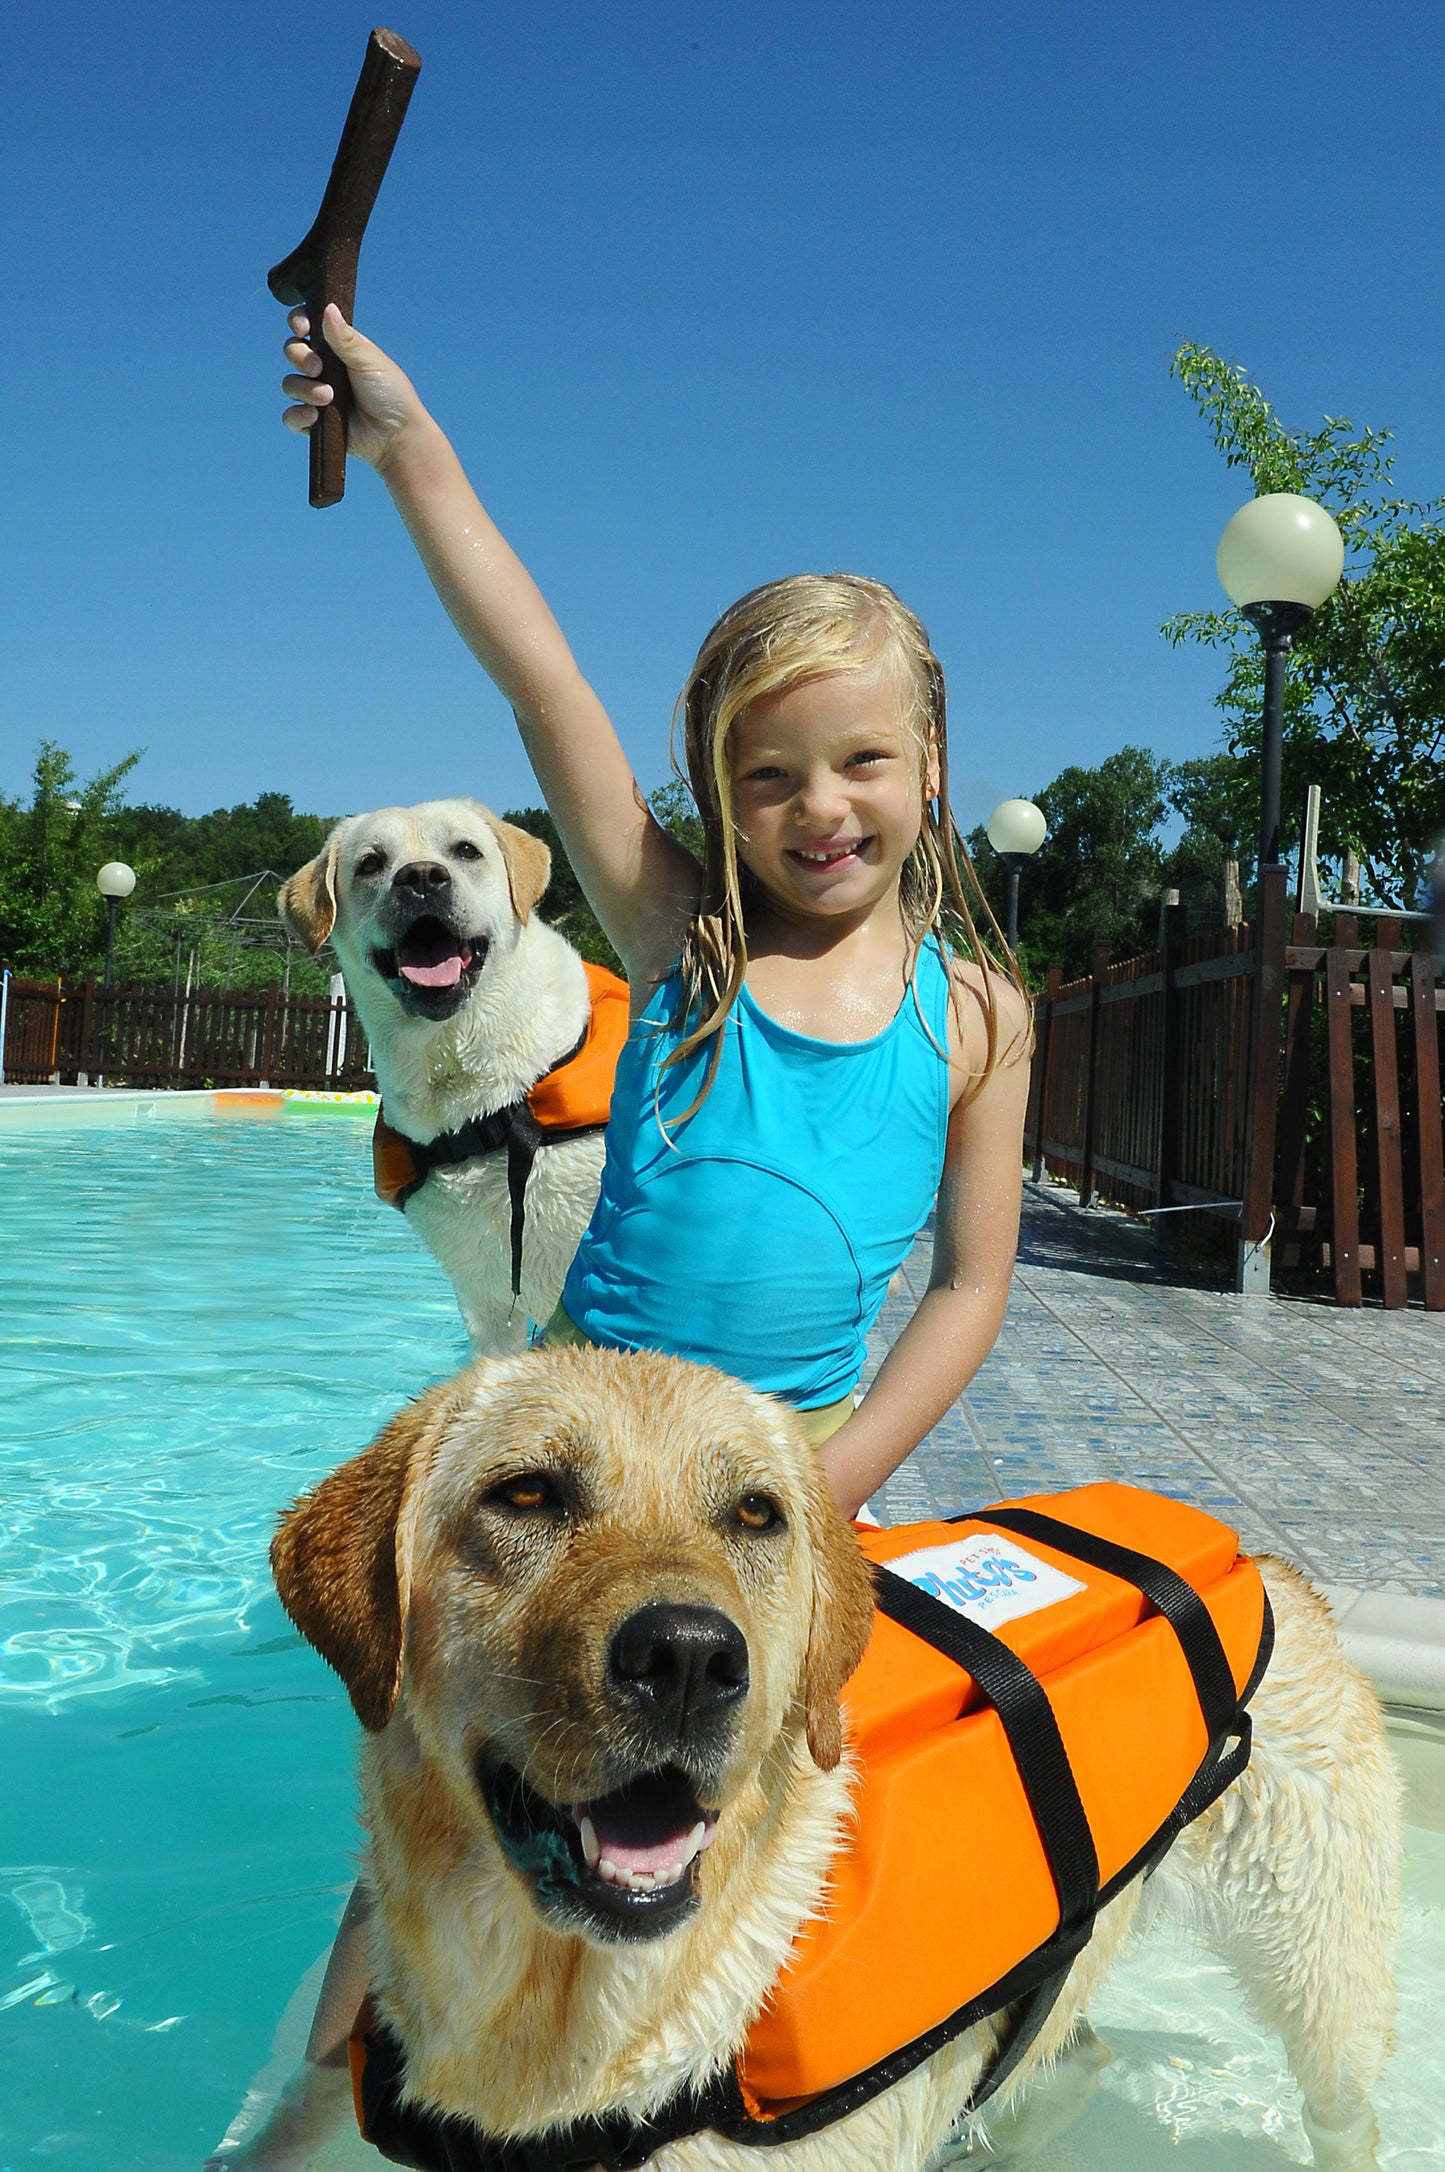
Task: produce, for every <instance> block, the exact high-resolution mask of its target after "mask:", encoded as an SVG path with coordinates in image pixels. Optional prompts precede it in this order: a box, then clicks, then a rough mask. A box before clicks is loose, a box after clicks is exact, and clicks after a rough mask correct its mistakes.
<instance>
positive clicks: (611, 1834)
mask: <svg viewBox="0 0 1445 2172" xmlns="http://www.w3.org/2000/svg"><path fill="white" fill-rule="evenodd" d="M478 1779H479V1782H480V1785H481V1790H482V1797H483V1800H484V1801H485V1803H486V1805H487V1809H488V1811H489V1812H490V1814H491V1819H492V1823H493V1825H494V1826H495V1827H496V1829H497V1837H498V1839H499V1840H500V1841H501V1843H502V1848H503V1851H504V1852H505V1854H506V1857H507V1860H508V1861H509V1862H510V1863H511V1865H512V1867H513V1869H514V1870H518V1871H520V1872H521V1873H522V1875H523V1876H524V1877H525V1878H527V1879H529V1880H530V1882H531V1885H532V1889H533V1891H534V1893H535V1895H536V1898H537V1903H538V1906H539V1907H540V1908H541V1909H542V1910H543V1912H544V1913H546V1914H549V1915H560V1916H563V1917H565V1918H570V1919H571V1920H573V1921H576V1920H578V1919H579V1918H581V1919H584V1920H585V1919H588V1918H590V1919H592V1921H593V1922H594V1924H595V1925H596V1927H599V1928H605V1930H606V1931H607V1933H608V1934H609V1935H611V1936H614V1937H615V1936H618V1935H621V1936H624V1937H629V1936H630V1937H643V1938H646V1937H656V1936H658V1935H659V1934H660V1933H661V1932H663V1931H666V1930H671V1929H673V1928H674V1927H675V1925H676V1923H677V1922H678V1921H679V1920H680V1918H681V1916H682V1915H683V1914H684V1913H689V1912H690V1911H691V1909H692V1907H693V1905H694V1903H695V1901H696V1898H697V1887H696V1870H697V1864H698V1859H699V1858H700V1856H701V1855H702V1853H703V1851H704V1849H706V1848H708V1847H710V1846H711V1845H712V1841H713V1837H714V1834H715V1833H716V1831H717V1820H716V1818H714V1817H713V1816H712V1815H711V1814H710V1812H708V1811H707V1810H705V1809H704V1808H703V1806H702V1804H701V1803H700V1802H699V1801H698V1799H697V1796H696V1795H695V1794H694V1792H693V1789H692V1784H691V1782H690V1781H689V1780H688V1779H687V1777H686V1775H685V1774H684V1773H682V1772H679V1771H678V1770H677V1768H676V1767H675V1766H665V1767H664V1768H663V1770H662V1771H660V1772H650V1773H645V1774H643V1775H642V1776H641V1777H640V1778H639V1779H636V1780H632V1781H629V1783H628V1785H627V1786H626V1787H620V1788H617V1789H615V1790H614V1791H613V1792H612V1793H611V1794H608V1795H599V1796H595V1797H593V1798H592V1799H591V1800H589V1801H587V1802H578V1803H572V1804H570V1805H566V1806H563V1805H560V1804H557V1803H552V1802H549V1801H548V1800H547V1798H546V1796H545V1795H540V1794H538V1793H537V1791H536V1789H535V1788H532V1787H529V1786H528V1785H527V1783H526V1781H525V1780H524V1779H523V1778H522V1775H521V1774H520V1773H519V1772H518V1771H517V1770H516V1768H515V1767H514V1766H512V1765H506V1764H503V1763H501V1762H500V1761H499V1760H497V1759H492V1758H485V1759H483V1760H482V1761H481V1763H480V1765H479V1767H478Z"/></svg>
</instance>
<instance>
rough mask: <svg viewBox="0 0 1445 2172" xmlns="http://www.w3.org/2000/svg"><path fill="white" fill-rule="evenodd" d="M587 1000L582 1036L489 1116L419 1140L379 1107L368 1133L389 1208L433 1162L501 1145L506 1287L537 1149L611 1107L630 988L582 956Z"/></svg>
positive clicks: (587, 1126)
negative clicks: (507, 1218)
mask: <svg viewBox="0 0 1445 2172" xmlns="http://www.w3.org/2000/svg"><path fill="white" fill-rule="evenodd" d="M582 970H583V972H584V973H585V974H586V975H587V987H588V992H589V994H590V996H591V999H592V1007H591V1010H590V1011H589V1013H588V1017H587V1024H586V1026H585V1027H584V1029H583V1032H582V1038H581V1040H580V1041H578V1043H577V1045H576V1047H575V1048H573V1049H572V1050H571V1051H570V1053H569V1054H567V1055H566V1056H564V1057H563V1058H562V1060H561V1062H560V1063H557V1064H554V1065H553V1067H552V1069H551V1070H550V1071H548V1072H545V1073H544V1074H543V1076H542V1077H541V1078H539V1079H538V1080H537V1081H536V1083H535V1085H532V1086H529V1087H528V1088H527V1091H526V1093H525V1094H524V1095H523V1096H522V1098H521V1100H519V1101H514V1102H512V1103H511V1104H510V1105H509V1106H508V1107H507V1108H505V1109H494V1110H493V1111H492V1112H491V1113H490V1114H489V1115H487V1116H478V1117H474V1118H473V1119H472V1121H471V1122H470V1123H466V1124H463V1125H462V1126H461V1127H460V1128H459V1129H458V1130H456V1131H447V1132H443V1133H442V1135H441V1136H440V1138H436V1139H428V1140H426V1141H425V1142H423V1141H420V1140H417V1139H409V1138H407V1137H406V1135H405V1133H404V1132H400V1131H397V1130H396V1129H395V1127H394V1126H393V1125H391V1124H389V1123H388V1122H387V1120H386V1110H385V1109H384V1108H381V1109H378V1111H377V1116H376V1128H375V1130H374V1131H373V1132H372V1135H371V1165H372V1172H373V1179H374V1182H375V1185H376V1196H377V1198H378V1199H381V1200H383V1201H384V1202H385V1203H386V1205H387V1206H389V1207H399V1208H405V1206H406V1203H407V1201H408V1200H409V1199H411V1198H413V1197H414V1196H415V1194H416V1193H417V1192H419V1191H420V1190H421V1188H422V1186H423V1184H425V1182H426V1180H427V1178H428V1177H429V1176H430V1175H431V1173H432V1171H433V1169H439V1168H454V1167H456V1165H457V1164H458V1163H461V1162H467V1161H475V1160H476V1158H477V1157H478V1156H479V1155H481V1154H494V1153H496V1151H497V1150H498V1148H499V1147H503V1146H504V1147H505V1148H506V1149H507V1189H508V1192H509V1194H510V1197H511V1206H512V1294H513V1296H514V1297H515V1296H516V1295H517V1293H518V1291H519V1289H520V1287H521V1280H522V1231H523V1223H524V1218H525V1199H526V1190H527V1178H528V1175H529V1174H530V1172H531V1167H532V1163H533V1161H534V1160H535V1158H536V1155H537V1151H538V1149H539V1148H540V1147H543V1146H553V1145H555V1144H556V1143H557V1142H558V1141H559V1140H561V1139H580V1138H584V1137H585V1136H586V1135H587V1133H588V1132H592V1131H601V1130H602V1129H604V1127H605V1126H606V1123H607V1117H608V1112H609V1110H610V1109H611V1106H612V1081H613V1077H614V1075H615V1073H616V1070H617V1059H618V1057H619V1056H620V1055H621V1053H622V1047H623V1043H624V1042H625V1041H626V1039H627V1027H628V992H627V983H626V981H625V980H619V979H618V977H617V975H616V974H615V973H609V972H608V971H607V969H606V967H605V966H601V965H589V964H587V962H586V961H585V960H584V961H583V966H582Z"/></svg>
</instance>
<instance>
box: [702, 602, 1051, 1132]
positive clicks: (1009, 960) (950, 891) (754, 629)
mask: <svg viewBox="0 0 1445 2172" xmlns="http://www.w3.org/2000/svg"><path fill="white" fill-rule="evenodd" d="M880 669H886V670H888V671H889V672H890V673H891V675H892V677H893V680H894V685H895V687H896V690H897V693H898V698H899V710H900V718H901V721H902V723H903V725H904V727H905V729H906V730H907V731H908V733H909V734H910V736H911V737H912V739H913V740H914V742H915V745H916V747H917V750H918V762H919V773H920V776H921V777H922V779H923V821H922V825H921V827H920V829H919V833H918V841H917V843H916V844H915V845H914V847H913V850H912V851H911V852H910V854H909V856H908V858H907V860H906V861H905V862H904V865H903V870H902V874H901V876H900V878H899V901H900V904H901V906H902V911H903V924H904V929H905V931H906V933H907V936H908V941H909V956H908V967H907V973H908V980H909V983H910V986H911V984H912V981H913V973H914V966H915V964H916V962H917V958H918V953H919V950H920V948H921V947H922V945H923V943H924V942H925V941H926V939H927V938H928V937H929V935H935V936H936V938H937V939H938V941H939V942H940V944H941V945H942V947H943V949H944V951H945V953H947V952H949V951H953V952H954V953H956V954H959V955H962V956H963V957H966V958H970V959H973V960H974V961H975V962H976V963H977V964H978V965H980V966H981V967H982V968H983V987H984V998H983V1003H982V1008H983V1010H984V1012H985V1016H986V1020H987V1034H988V1039H987V1052H986V1059H985V1063H984V1068H983V1070H982V1072H980V1073H979V1074H978V1076H977V1077H976V1078H975V1079H974V1080H973V1081H972V1082H971V1083H970V1086H969V1088H968V1089H967V1091H968V1093H969V1094H974V1093H977V1092H978V1090H979V1089H980V1087H981V1086H982V1085H983V1084H984V1083H985V1081H986V1080H987V1078H988V1077H989V1075H990V1074H991V1072H992V1071H993V1069H994V1066H995V1064H996V1063H997V1061H998V1058H999V1045H998V1010H997V1003H996V1000H995V994H994V985H993V975H994V973H996V972H1001V973H1002V974H1003V976H1004V977H1005V978H1006V979H1007V980H1009V981H1011V982H1012V983H1013V984H1014V986H1015V987H1020V988H1021V987H1022V982H1021V981H1020V979H1019V974H1018V968H1017V966H1016V965H1015V963H1014V960H1013V957H1012V955H1011V953H1010V951H1009V949H1008V946H1007V944H1006V943H1005V941H1004V938H1003V935H1002V932H1001V931H1000V928H999V925H998V922H997V920H996V919H995V918H994V915H993V911H992V909H991V907H990V905H989V903H988V900H987V898H986V897H985V896H984V894H983V890H982V887H981V886H980V883H979V880H978V876H977V875H976V873H975V872H974V869H973V865H972V862H971V861H970V859H969V857H968V853H967V850H966V848H965V846H964V843H963V839H962V837H961V836H960V835H959V832H958V827H957V824H956V823H955V822H954V819H953V816H952V814H951V812H950V810H949V805H948V737H947V729H946V725H947V715H946V711H947V701H946V696H945V691H944V683H943V667H942V665H941V664H940V663H939V661H938V658H937V657H936V656H935V655H934V653H933V648H932V645H931V644H930V642H929V639H928V634H927V632H926V630H925V628H924V626H923V624H922V622H921V621H920V620H919V619H918V618H917V617H915V615H914V613H913V612H912V611H910V610H909V609H908V607H907V605H906V604H904V603H902V602H900V600H899V598H898V597H897V596H895V595H894V593H893V590H892V589H891V588H887V587H885V586H884V584H883V582H882V581H870V580H867V579H865V578H864V577H863V575H861V574H857V573H795V574H790V575H789V576H788V577H787V579H785V580H781V581H769V582H767V583H766V584H765V585H764V586H763V587H762V588H755V589H753V590H752V591H751V592H750V593H749V594H748V595H746V596H743V597H742V598H740V600H739V601H738V602H737V603H735V604H734V605H733V606H732V608H731V609H730V610H727V611H724V613H723V615H722V617H721V618H720V619H719V620H718V622H717V624H716V625H715V626H714V627H713V629H712V631H711V632H710V633H709V635H708V636H707V639H706V640H705V641H704V642H703V645H702V647H701V648H700V649H699V650H698V653H697V661H696V663H695V664H694V665H693V667H692V671H691V673H690V674H689V677H688V681H687V684H686V685H685V686H684V688H683V690H682V692H681V694H680V695H679V696H678V701H677V708H676V710H675V712H674V716H673V766H674V768H675V769H677V771H678V774H679V775H680V776H683V777H685V780H686V782H687V784H688V785H689V787H690V789H691V792H692V796H693V799H694V801H695V802H696V805H697V810H698V814H699V816H700V818H701V822H702V836H703V873H702V897H701V901H700V904H699V907H698V911H697V913H696V915H695V917H694V918H693V920H692V921H691V922H690V923H689V926H688V929H687V933H686V935H685V936H684V938H683V946H682V999H681V1005H680V1013H679V1016H678V1018H677V1019H676V1021H675V1026H676V1029H677V1030H678V1032H679V1035H680V1038H679V1041H678V1045H677V1047H676V1048H675V1049H674V1050H673V1051H672V1053H671V1054H670V1055H669V1056H668V1058H667V1061H666V1063H665V1064H664V1066H663V1069H664V1070H666V1069H669V1068H670V1067H671V1066H672V1065H673V1064H675V1063H681V1062H682V1061H683V1060H684V1059H685V1058H686V1057H688V1056H690V1055H691V1054H692V1053H693V1051H694V1050H695V1049H697V1048H700V1047H702V1046H703V1044H704V1043H705V1042H707V1041H712V1043H713V1047H712V1052H711V1058H710V1061H709V1064H708V1068H707V1075H706V1078H705V1079H704V1081H703V1085H702V1088H701V1090H700V1092H699V1093H698V1095H697V1098H696V1100H694V1101H693V1102H692V1104H691V1106H690V1107H689V1108H687V1109H686V1110H685V1111H684V1112H683V1114H682V1116H680V1117H678V1118H675V1119H673V1122H674V1123H681V1122H684V1121H685V1120H686V1118H687V1117H688V1116H691V1115H692V1114H693V1113H694V1112H695V1111H696V1109H697V1108H698V1107H699V1106H700V1104H701V1103H702V1101H703V1100H704V1098H705V1097H706V1095H707V1092H708V1090H709V1088H710V1087H711V1085H712V1081H713V1078H714V1076H715V1075H716V1071H717V1066H718V1062H719V1060H720V1057H721V1054H722V1028H723V1026H724V1024H725V1022H726V1019H727V1016H728V1013H729V1012H730V1011H731V1009H732V1007H733V1004H734V1002H735V1001H736V1000H737V993H738V990H739V989H740V988H741V986H742V984H743V980H744V977H745V976H746V973H747V967H748V947H747V934H746V928H745V908H746V905H747V900H748V896H749V892H750V891H751V890H753V889H755V887H756V885H755V878H754V877H753V876H752V875H751V874H750V873H749V871H748V869H747V868H746V867H745V866H744V865H743V864H742V862H741V861H740V860H739V858H738V849H737V831H736V826H735V823H734V817H733V797H732V774H731V768H730V755H731V746H730V741H731V737H732V730H733V726H734V725H735V724H736V722H737V720H738V718H739V717H741V716H742V715H743V713H744V711H745V710H747V709H748V708H749V707H750V706H751V705H752V703H754V702H756V701H761V700H763V699H765V698H766V697H767V696H768V695H771V694H778V693H782V692H783V691H784V690H785V689H786V688H788V687H791V686H796V685H798V684H799V683H801V682H802V681H803V680H805V679H816V678H821V677H823V676H824V675H831V674H833V673H835V672H844V671H850V672H852V671H856V672H871V671H877V670H880ZM679 736H680V737H681V740H682V754H683V760H682V763H681V764H679V762H678V758H677V741H678V738H679ZM930 755H933V756H934V757H935V758H936V760H937V765H938V780H939V781H938V792H937V795H936V797H930V795H929V791H928V767H929V757H930ZM970 893H971V895H970ZM976 911H981V916H982V918H983V920H984V922H985V923H986V926H987V929H988V933H989V936H990V938H991V942H990V943H989V944H987V945H986V943H985V941H984V939H983V938H982V937H981V936H980V934H979V931H978V921H977V920H976V918H975V912H976ZM956 992H957V989H956V983H955V995H956Z"/></svg>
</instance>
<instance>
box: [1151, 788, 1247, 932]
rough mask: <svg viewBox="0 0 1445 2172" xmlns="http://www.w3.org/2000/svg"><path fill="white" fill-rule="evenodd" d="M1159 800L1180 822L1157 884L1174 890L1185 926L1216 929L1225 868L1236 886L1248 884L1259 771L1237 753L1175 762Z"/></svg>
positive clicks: (1220, 909) (1222, 899)
mask: <svg viewBox="0 0 1445 2172" xmlns="http://www.w3.org/2000/svg"><path fill="white" fill-rule="evenodd" d="M1164 795H1165V798H1166V799H1167V801H1168V803H1169V806H1170V808H1171V809H1172V810H1173V812H1174V813H1175V814H1176V815H1177V816H1178V817H1179V818H1180V820H1181V821H1182V822H1183V825H1184V828H1183V831H1182V833H1181V835H1180V837H1179V840H1178V842H1177V843H1176V844H1175V845H1173V846H1172V847H1171V848H1170V850H1169V851H1168V852H1166V854H1165V855H1164V861H1163V865H1162V867H1161V869H1160V881H1161V884H1162V885H1163V887H1164V888H1166V889H1175V890H1178V892H1179V894H1180V899H1181V902H1182V903H1183V904H1184V905H1185V906H1186V907H1187V908H1188V910H1189V917H1190V924H1191V926H1203V925H1208V926H1216V927H1217V926H1218V925H1219V923H1220V919H1221V916H1222V913H1223V907H1224V881H1225V874H1224V871H1225V866H1226V864H1227V862H1229V861H1230V860H1233V861H1234V862H1235V863H1236V865H1237V867H1238V869H1239V879H1240V882H1241V884H1243V883H1245V882H1248V881H1252V879H1253V873H1254V847H1255V843H1256V841H1257V837H1258V831H1259V771H1258V768H1257V766H1256V765H1255V764H1253V763H1252V762H1250V761H1249V760H1248V759H1247V758H1246V757H1245V756H1243V755H1239V754H1206V755H1203V756H1201V757H1200V759H1198V760H1197V761H1192V762H1177V763H1175V764H1174V765H1173V766H1172V767H1171V768H1170V770H1169V774H1168V781H1167V783H1166V785H1165V788H1164Z"/></svg>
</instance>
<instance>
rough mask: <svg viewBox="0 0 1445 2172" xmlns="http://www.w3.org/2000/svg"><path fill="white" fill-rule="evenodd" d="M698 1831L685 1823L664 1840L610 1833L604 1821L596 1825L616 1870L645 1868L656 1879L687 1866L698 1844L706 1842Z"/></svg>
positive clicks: (601, 1842)
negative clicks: (674, 1868)
mask: <svg viewBox="0 0 1445 2172" xmlns="http://www.w3.org/2000/svg"><path fill="white" fill-rule="evenodd" d="M696 1831H697V1828H696V1826H695V1825H691V1826H686V1825H685V1826H681V1827H679V1829H678V1830H677V1831H676V1832H672V1833H665V1834H664V1835H663V1836H662V1838H661V1839H648V1840H638V1839H629V1838H627V1837H625V1836H623V1835H621V1834H618V1833H613V1832H609V1831H608V1829H607V1827H606V1825H605V1824H602V1825H599V1826H598V1827H597V1844H598V1847H599V1849H600V1850H601V1852H602V1854H603V1855H604V1856H605V1857H606V1858H607V1860H608V1862H609V1863H611V1864H612V1866H613V1868H614V1869H615V1870H629V1871H637V1870H642V1871H646V1872H647V1873H648V1874H649V1875H650V1876H651V1877H654V1878H655V1877H658V1876H660V1875H661V1873H662V1872H663V1871H665V1870H671V1869H672V1868H673V1866H674V1865H680V1866H682V1867H683V1868H686V1866H687V1864H688V1863H690V1862H691V1861H692V1858H693V1856H694V1855H695V1854H696V1853H697V1851H698V1848H699V1846H700V1845H705V1842H699V1841H698V1840H697V1839H696V1838H695V1837H694V1835H695V1833H696Z"/></svg>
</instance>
